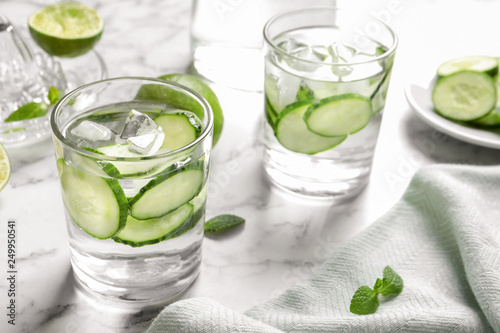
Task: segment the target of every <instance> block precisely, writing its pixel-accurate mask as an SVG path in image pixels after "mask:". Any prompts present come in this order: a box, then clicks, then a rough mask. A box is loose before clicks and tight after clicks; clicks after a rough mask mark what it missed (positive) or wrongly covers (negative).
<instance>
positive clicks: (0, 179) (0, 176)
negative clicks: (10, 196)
mask: <svg viewBox="0 0 500 333" xmlns="http://www.w3.org/2000/svg"><path fill="white" fill-rule="evenodd" d="M9 178H10V162H9V156H8V155H7V151H5V148H4V147H3V146H2V144H0V190H2V189H3V188H4V187H5V185H6V184H7V182H8V181H9Z"/></svg>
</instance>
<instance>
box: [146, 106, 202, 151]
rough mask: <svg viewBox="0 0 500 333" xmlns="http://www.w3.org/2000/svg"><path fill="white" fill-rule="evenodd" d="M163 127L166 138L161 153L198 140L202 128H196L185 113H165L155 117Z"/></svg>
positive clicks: (157, 122) (155, 120)
mask: <svg viewBox="0 0 500 333" xmlns="http://www.w3.org/2000/svg"><path fill="white" fill-rule="evenodd" d="M154 122H155V123H156V124H157V125H158V126H160V127H161V128H162V129H163V133H164V134H165V138H164V139H163V144H162V146H161V147H160V151H159V153H162V152H168V151H172V150H176V149H179V148H181V147H184V146H185V145H187V144H189V143H191V142H193V141H194V140H196V138H197V137H198V135H199V134H200V129H201V128H196V127H195V126H194V125H193V124H192V123H191V121H190V120H189V118H188V116H187V115H186V114H184V113H178V114H163V115H160V116H158V117H156V118H155V119H154Z"/></svg>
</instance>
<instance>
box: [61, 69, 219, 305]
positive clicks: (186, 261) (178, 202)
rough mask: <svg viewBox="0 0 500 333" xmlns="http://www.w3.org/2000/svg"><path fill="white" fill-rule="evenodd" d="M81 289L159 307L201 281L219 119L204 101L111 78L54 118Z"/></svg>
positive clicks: (68, 101) (147, 82)
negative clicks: (215, 122)
mask: <svg viewBox="0 0 500 333" xmlns="http://www.w3.org/2000/svg"><path fill="white" fill-rule="evenodd" d="M51 126H52V131H53V139H54V144H55V152H56V159H57V168H58V171H59V177H60V181H61V192H62V197H63V201H64V206H65V212H66V222H67V223H66V224H67V230H68V234H69V245H70V250H71V262H72V267H73V271H74V274H75V277H76V281H77V282H78V283H79V284H80V285H81V286H82V287H83V288H84V289H85V290H87V291H90V292H91V293H92V294H94V295H99V296H103V297H104V298H105V299H111V300H117V301H130V302H143V303H148V304H155V303H163V302H166V301H168V300H171V299H172V298H174V297H175V296H177V295H178V294H180V293H182V292H183V291H185V290H186V289H187V288H188V287H189V286H190V285H191V284H192V282H193V281H194V280H195V279H196V276H197V275H198V270H199V266H200V260H201V245H202V240H203V224H204V219H205V201H206V193H207V177H208V168H209V158H210V151H211V147H212V132H213V114H212V110H211V109H210V106H209V104H208V103H207V102H206V101H205V99H203V98H202V97H201V96H200V95H198V94H196V93H195V92H193V91H191V90H189V89H187V88H185V87H183V86H180V85H178V84H176V83H170V82H166V81H162V80H156V79H151V78H137V77H132V78H115V79H109V80H104V81H99V82H95V83H91V84H88V85H85V86H82V87H80V88H77V89H76V90H74V91H72V92H70V93H69V94H68V95H66V96H65V97H64V98H63V99H62V100H61V101H60V102H59V103H58V104H57V105H56V106H55V107H54V110H53V113H52V117H51Z"/></svg>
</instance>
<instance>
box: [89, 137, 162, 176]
mask: <svg viewBox="0 0 500 333" xmlns="http://www.w3.org/2000/svg"><path fill="white" fill-rule="evenodd" d="M95 151H97V152H98V153H101V154H104V155H107V156H114V157H125V158H127V157H144V155H140V154H137V153H134V152H131V151H130V150H129V145H128V144H116V145H107V146H102V147H99V148H96V149H95ZM113 165H114V166H115V167H116V169H118V171H119V172H120V174H121V175H122V177H125V178H127V177H138V176H143V175H146V174H150V175H152V174H154V173H156V171H157V170H158V168H159V167H160V164H159V163H158V162H157V161H153V160H149V161H148V160H144V161H141V162H133V163H131V162H125V161H123V162H122V161H116V162H113Z"/></svg>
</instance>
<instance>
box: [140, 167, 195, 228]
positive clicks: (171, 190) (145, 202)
mask: <svg viewBox="0 0 500 333" xmlns="http://www.w3.org/2000/svg"><path fill="white" fill-rule="evenodd" d="M203 180H204V172H203V163H200V162H197V163H193V164H190V165H188V166H185V167H182V168H180V169H177V170H175V171H173V172H170V173H168V174H166V175H163V176H159V177H156V178H155V179H153V180H151V181H150V182H149V183H147V184H146V185H145V186H144V187H143V188H141V190H140V191H139V193H137V195H136V196H135V197H133V198H132V199H131V200H130V215H132V217H134V218H136V219H137V220H147V219H151V218H157V217H162V216H164V215H166V214H168V213H170V212H171V211H173V210H175V209H177V208H179V207H180V206H182V205H183V204H185V203H186V202H188V201H190V200H191V199H193V198H194V197H195V196H196V195H197V194H198V193H199V192H200V190H201V187H202V185H203Z"/></svg>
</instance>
